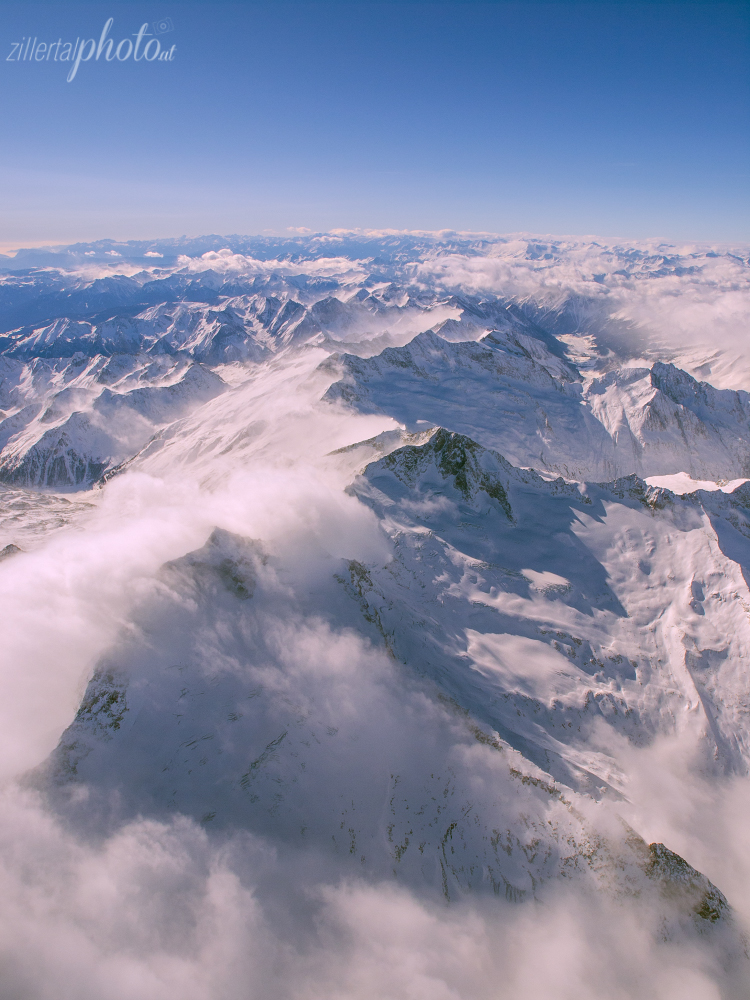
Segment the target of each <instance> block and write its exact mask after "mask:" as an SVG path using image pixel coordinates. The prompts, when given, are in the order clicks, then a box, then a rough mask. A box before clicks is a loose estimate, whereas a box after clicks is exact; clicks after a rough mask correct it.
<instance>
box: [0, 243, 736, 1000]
mask: <svg viewBox="0 0 750 1000" xmlns="http://www.w3.org/2000/svg"><path fill="white" fill-rule="evenodd" d="M12 265H13V266H12V267H11V264H10V263H9V262H7V261H6V262H5V263H4V264H3V268H4V270H3V272H2V274H0V326H1V327H2V331H3V332H2V340H1V342H0V375H1V377H2V380H1V381H0V409H1V410H2V413H1V414H0V416H2V421H1V422H0V448H1V450H0V479H2V482H3V485H2V486H1V487H0V512H1V513H2V517H1V518H0V591H2V593H3V594H4V600H5V601H6V603H7V607H8V609H9V610H8V615H7V620H8V621H10V622H15V621H16V620H17V621H18V622H20V623H21V624H19V625H18V626H16V625H11V627H10V636H9V640H8V642H7V643H6V650H5V653H6V655H7V656H8V657H9V660H8V666H7V669H6V673H5V674H3V676H4V677H7V678H10V677H12V678H13V684H12V685H11V686H10V688H9V690H10V691H11V695H10V696H9V697H8V698H7V699H6V702H7V707H6V708H3V709H2V711H3V712H5V715H4V716H3V717H2V718H3V722H4V726H3V727H0V731H2V732H3V733H5V735H4V736H2V737H1V738H2V739H3V740H5V741H6V743H7V745H8V747H10V746H11V743H13V746H14V747H16V748H17V747H18V746H21V747H23V746H26V745H28V748H29V749H28V751H26V752H25V755H24V753H22V752H20V751H18V753H16V751H15V750H14V753H16V757H14V760H16V759H17V760H18V763H17V764H16V765H14V767H15V769H14V770H13V769H11V770H10V771H9V772H8V777H13V776H15V777H19V776H21V775H22V777H21V778H20V781H21V786H22V788H23V789H25V791H23V793H20V792H19V793H18V794H23V795H28V796H32V797H36V798H34V802H35V803H36V805H35V806H34V808H36V809H39V810H41V813H40V815H43V816H44V817H46V818H45V820H44V822H45V823H53V824H59V827H60V829H64V830H66V831H72V833H71V834H70V836H74V837H78V838H81V840H80V843H81V844H83V843H97V844H99V845H105V846H104V847H101V850H104V851H110V850H115V848H114V847H112V845H114V844H116V843H121V838H122V837H125V836H128V837H129V836H131V832H132V831H133V830H136V829H138V830H141V829H142V827H140V826H138V824H144V823H145V824H152V826H151V827H149V829H151V830H155V829H157V827H158V829H160V830H165V831H166V830H169V831H171V832H170V833H169V836H170V837H173V838H175V839H174V844H175V845H177V846H174V847H173V848H169V849H167V848H164V849H163V852H166V854H164V853H162V854H160V855H159V856H160V857H162V856H164V857H168V859H169V860H168V861H165V864H167V863H168V864H173V862H174V858H175V857H176V856H177V854H175V853H174V852H177V853H179V852H180V851H182V850H183V848H182V847H181V846H179V845H182V844H187V843H188V841H187V840H186V839H185V838H186V837H198V838H202V840H201V842H202V843H205V844H206V845H207V846H206V848H205V850H206V851H209V850H210V851H214V852H216V853H214V854H213V855H211V857H213V858H214V860H213V861H212V862H211V863H210V864H209V863H208V862H205V864H206V865H208V867H207V868H206V871H208V870H209V869H210V870H211V871H214V870H219V869H221V871H224V872H226V873H228V874H227V875H226V877H227V878H230V874H231V878H236V879H239V882H238V884H242V885H245V884H246V883H247V882H248V880H249V881H250V882H251V883H252V885H253V886H254V890H253V891H254V892H255V893H256V895H257V899H258V900H259V903H258V906H259V907H260V908H261V909H260V911H259V912H261V916H257V918H254V919H257V921H259V924H258V926H261V925H262V926H263V927H271V926H273V927H274V928H275V930H274V932H273V933H274V934H276V933H278V934H281V939H282V940H286V939H285V938H284V933H286V932H281V931H278V928H279V927H284V926H287V925H289V926H291V924H292V923H294V924H295V926H296V923H297V922H300V926H302V925H303V924H304V925H305V927H307V930H306V931H304V934H307V935H314V933H317V931H316V932H313V930H311V929H310V928H312V927H314V926H318V925H316V923H315V921H316V920H317V921H319V920H320V919H322V917H320V913H321V912H322V911H321V910H320V909H319V908H318V909H317V910H316V907H319V905H320V904H319V903H316V902H315V900H320V899H321V898H323V897H322V896H321V893H322V894H323V895H325V893H329V897H330V893H334V892H339V889H335V890H334V888H332V887H335V886H339V887H340V886H342V885H346V886H352V885H360V886H370V887H373V891H376V892H377V893H379V894H380V895H378V897H377V898H378V899H379V900H380V901H381V902H380V903H378V904H377V905H378V906H380V905H381V904H382V900H384V899H385V898H386V897H387V894H388V893H393V892H399V893H404V894H405V895H404V896H402V897H399V898H401V899H402V900H403V899H410V900H413V901H417V902H416V903H415V905H419V906H421V905H425V906H428V907H440V906H444V905H445V906H447V905H448V904H450V906H456V907H459V908H460V907H463V908H464V909H463V910H461V911H460V912H461V913H465V914H473V916H468V917H466V919H467V920H475V921H478V920H480V915H481V919H482V920H484V919H485V917H486V919H487V920H489V921H492V920H498V921H502V920H504V919H505V917H504V916H503V914H505V912H506V911H505V909H504V907H505V906H506V905H509V904H513V907H516V908H517V909H516V910H514V911H513V912H518V913H521V912H526V911H524V909H523V908H524V906H536V905H537V903H539V904H540V905H541V906H542V907H547V908H548V910H547V911H545V912H552V909H553V908H554V907H555V906H558V905H561V906H562V907H563V911H564V912H573V910H572V909H571V907H574V905H577V904H574V903H573V902H571V900H574V899H575V900H579V899H582V900H584V901H586V902H585V906H586V907H592V908H594V909H596V908H597V907H601V906H604V905H605V904H604V903H602V900H608V901H609V903H606V905H607V906H609V905H610V903H611V904H612V906H614V907H615V909H614V910H611V911H610V910H607V914H608V916H607V918H606V919H607V920H608V921H610V922H611V926H612V927H614V928H616V929H617V928H624V927H625V923H623V922H622V921H625V922H627V920H630V919H631V918H630V916H624V915H623V914H631V913H632V914H634V916H633V919H634V920H635V922H636V923H637V924H638V925H639V926H641V925H642V926H643V927H645V928H647V932H644V933H645V934H646V936H645V937H643V939H640V938H638V940H637V941H636V938H634V937H632V935H631V932H630V931H628V932H627V933H626V932H625V931H624V930H623V931H622V935H621V937H622V941H623V942H625V944H623V946H622V947H623V948H624V949H625V951H627V950H628V949H629V948H634V949H635V950H636V952H637V951H638V949H641V951H640V952H639V953H638V954H640V956H641V957H640V959H639V961H642V962H643V963H644V966H643V967H644V969H649V968H652V966H651V965H650V964H649V963H652V961H653V962H654V963H656V964H655V965H653V968H657V967H660V966H659V963H660V962H662V963H666V966H665V967H667V966H669V967H670V968H671V965H670V964H669V963H670V962H671V961H672V959H671V958H667V957H666V956H668V955H677V956H679V957H678V959H676V960H675V961H677V962H678V964H679V963H682V968H683V969H687V972H685V973H684V974H685V975H686V976H688V979H686V980H685V982H688V984H689V985H690V988H691V989H693V986H694V985H695V983H698V985H700V983H701V982H703V983H704V984H708V989H709V990H713V991H714V992H713V993H706V995H707V996H708V995H711V996H727V997H730V996H731V997H734V996H737V997H739V996H744V995H746V992H747V985H748V983H750V959H748V958H747V954H746V943H745V938H744V937H743V934H744V933H745V930H746V928H747V926H748V923H747V921H748V919H749V918H750V912H748V910H747V907H746V903H745V894H744V887H745V885H746V884H747V886H748V887H749V888H750V870H748V869H746V868H742V865H744V864H745V862H744V861H742V860H741V859H742V857H743V856H744V855H743V847H742V844H743V841H742V836H741V835H740V834H739V833H738V830H739V829H741V828H743V824H744V819H745V815H744V813H743V812H742V810H743V809H744V806H743V805H742V803H744V802H745V801H746V799H745V798H744V796H745V795H746V790H747V787H748V781H749V780H750V779H749V778H748V773H749V765H750V681H749V680H748V675H747V668H746V663H747V660H748V656H749V655H750V624H749V621H750V619H749V616H750V588H749V585H748V580H750V576H749V575H748V574H749V573H750V484H746V482H745V481H746V480H750V359H749V358H746V357H745V354H744V353H743V352H744V351H745V350H746V348H745V345H744V342H743V339H742V334H743V333H744V332H745V329H746V327H745V326H742V324H743V323H744V324H746V323H747V317H748V316H750V309H749V308H748V305H750V291H749V289H750V282H749V281H748V277H749V276H750V257H748V252H747V249H746V248H744V249H743V248H740V249H739V250H737V249H734V250H731V249H728V248H711V247H686V248H676V247H664V246H656V245H647V244H642V245H624V244H614V243H610V244H605V243H601V242H600V243H584V242H575V241H571V240H568V241H561V240H549V239H545V240H540V239H532V238H489V237H482V238H474V237H471V236H467V235H462V234H439V235H425V234H417V235H413V234H342V233H339V234H328V235H323V236H315V237H300V238H296V237H295V238H289V239H286V238H283V239H281V238H280V239H273V238H245V237H229V238H226V237H223V238H218V237H206V238H203V239H201V240H196V241H188V240H185V241H162V242H155V243H152V244H145V243H140V244H114V243H109V242H106V243H101V244H91V245H86V246H78V247H72V248H52V249H48V250H43V251H24V252H23V253H21V254H20V255H18V256H17V257H16V258H15V259H14V261H13V262H12ZM19 265H23V266H22V267H21V266H19ZM691 310H692V311H691ZM743 310H744V311H743ZM696 312H697V313H698V314H699V315H698V317H697V318H696V315H694V313H696ZM735 322H736V324H737V325H736V327H732V328H731V330H730V329H729V326H731V324H732V323H735ZM728 324H729V326H728ZM646 479H649V480H650V481H651V482H652V483H654V484H655V485H649V484H648V483H647V482H646V481H645V480H646ZM728 481H731V482H730V483H729V485H727V482H728ZM664 484H670V485H673V487H674V489H673V490H670V489H665V488H664ZM45 595H46V596H45ZM42 600H44V601H46V605H45V606H44V607H42V604H41V603H39V602H41V601H42ZM35 601H36V602H37V604H36V610H35V611H34V610H33V609H34V607H35V605H34V602H35ZM29 607H31V608H32V612H33V613H32V615H31V618H29V610H28V609H29ZM14 608H15V609H16V610H15V612H14V611H13V609H14ZM34 615H36V618H35V617H34ZM28 622H31V623H32V624H31V625H29V624H27V623H28ZM34 622H37V626H35V625H34V624H33V623H34ZM71 623H72V624H71ZM51 663H54V664H55V666H54V668H52V667H48V666H47V664H51ZM51 677H54V683H52V682H51V681H49V680H45V678H51ZM76 706H77V707H76ZM19 718H21V719H22V723H20V722H19V721H18V720H19ZM19 733H23V734H24V735H23V737H21V736H20V735H19ZM24 741H26V742H24ZM19 753H20V756H18V754H19ZM712 796H713V798H712ZM24 808H26V807H24ZM28 808H31V807H28ZM709 814H710V815H709ZM39 822H40V823H41V822H42V821H41V820H40V821H39ZM170 824H172V825H170ZM174 824H178V826H175V825H174ZM179 824H182V826H179ZM45 829H47V827H45ZM180 830H181V831H182V832H179V831H180ZM123 831H131V832H123ZM188 831H189V832H188ZM49 836H50V837H52V834H50V835H49ZM55 836H57V834H56V835H55ZM60 836H62V834H60ZM66 836H68V834H66ZM138 836H141V834H138ZM160 836H161V834H160ZM164 836H166V834H164ZM117 838H120V840H118V839H117ZM243 838H244V839H243ZM53 839H54V838H53ZM170 842H171V841H170ZM49 843H50V844H53V840H50V841H49ZM76 843H78V841H76ZM190 843H193V841H192V840H191V841H190ZM196 843H197V841H196ZM243 845H244V846H243ZM65 849H66V850H68V848H67V847H66V848H65ZM99 849H100V848H97V850H99ZM55 850H58V848H55V847H54V845H53V846H48V847H45V848H44V850H43V851H42V853H44V851H48V852H51V853H50V854H49V856H50V857H52V856H53V854H54V851H55ZM59 850H62V848H59ZM70 850H73V848H72V847H71V848H70ZM75 850H78V848H75ZM81 850H83V848H81ZM160 850H162V849H161V848H160ZM185 850H187V848H185ZM196 850H197V848H196ZM170 851H171V852H172V853H170ZM190 851H193V848H192V847H191V848H190ZM264 852H265V853H264ZM45 856H46V855H45ZM179 856H180V857H181V858H182V857H183V854H179ZM184 856H185V857H187V855H184ZM201 856H203V855H201ZM251 856H252V858H253V859H254V860H253V862H252V866H251V868H252V871H251V868H248V867H247V865H248V864H249V862H246V861H243V860H242V859H243V858H245V859H247V858H249V857H251ZM190 857H191V858H192V857H193V855H192V854H191V855H190ZM196 857H197V855H196ZM180 864H183V862H182V861H181V862H180ZM193 864H195V865H198V862H197V861H195V862H193V861H187V860H186V861H184V865H186V866H187V867H186V868H185V871H190V872H192V873H193V874H191V876H190V877H191V878H195V879H198V881H199V882H200V880H201V879H204V878H206V879H207V878H208V877H209V876H208V875H205V876H204V875H202V874H200V875H199V874H196V872H198V869H197V868H195V869H194V868H193V867H191V866H193ZM200 864H201V865H203V864H204V862H203V861H201V862H200ZM211 865H213V868H211ZM217 866H218V867H217ZM243 866H244V867H243ZM253 866H254V867H253ZM200 870H201V871H203V869H202V868H201V869H200ZM128 871H129V869H128ZM127 877H128V878H130V877H131V876H130V875H128V876H127ZM164 877H165V878H166V876H164ZM170 877H171V876H170ZM186 877H187V876H186ZM243 880H245V881H243ZM745 880H747V882H746V881H745ZM45 884H46V883H45ZM196 884H197V883H196ZM200 884H202V885H203V884H204V883H203V882H200ZM205 884H206V885H207V884H208V883H207V882H206V883H205ZM280 886H283V889H282V888H280ZM40 891H42V890H40ZM44 891H46V890H44ZM50 891H51V890H50ZM55 891H57V890H55ZM165 891H166V890H165ZM205 891H206V892H208V889H206V890H205ZM341 891H344V890H341ZM347 891H348V890H347ZM139 892H140V890H139ZM566 893H567V895H566ZM383 894H385V895H383ZM329 897H326V898H329ZM233 898H234V897H233ZM330 898H333V897H330ZM337 898H338V897H337ZM388 898H391V897H388ZM560 900H563V902H562V903H560ZM566 900H567V902H566ZM139 905H140V904H138V903H134V906H135V909H136V912H139V913H140V910H139V909H138V907H139ZM383 905H384V904H383ZM144 906H145V904H144ZM550 908H552V909H550ZM376 909H377V907H376ZM535 912H536V911H535ZM597 912H599V911H598V910H597ZM602 912H604V911H602ZM144 913H145V909H144ZM315 914H318V916H316V915H315ZM488 914H489V916H487V915H488ZM616 914H619V915H616ZM107 919H109V918H107ZM144 919H146V918H144ZM148 919H150V918H148ZM243 919H244V918H243ZM352 919H354V918H352ZM441 919H442V918H441ZM461 919H463V917H462V918H461ZM512 919H515V918H512ZM306 920H307V921H308V923H307V924H305V921H306ZM263 921H266V923H263ZM243 926H244V925H243ZM347 926H349V925H347ZM351 926H353V924H352V925H351ZM472 926H477V927H478V926H479V925H478V924H475V925H472ZM627 926H628V927H630V924H628V925H627ZM223 933H224V932H222V934H223ZM227 933H229V932H227ZM242 933H246V932H245V931H243V932H242ZM263 933H266V931H265V930H264V931H263ZM268 933H270V931H268ZM290 933H291V932H290ZM299 933H300V934H303V932H302V931H299ZM477 933H479V932H477ZM613 933H614V937H617V935H618V934H619V933H620V932H619V930H615V932H613ZM232 934H240V938H242V934H241V933H240V931H239V930H238V929H237V926H235V925H234V924H232V928H231V933H229V936H230V937H231V935H232ZM295 934H296V932H295ZM304 934H303V937H304ZM212 940H213V939H212ZM295 940H301V938H298V937H295ZM304 940H305V941H308V940H312V938H309V939H308V938H304ZM645 941H648V942H649V943H648V944H644V942H645ZM663 941H667V942H669V943H668V944H667V945H662V944H661V943H660V942H663ZM634 942H635V943H634ZM638 942H640V943H638ZM300 947H301V946H300ZM305 947H308V945H305ZM617 947H619V945H618V946H617ZM165 948H166V949H167V952H168V951H169V947H168V946H165ZM644 948H645V949H646V951H643V949H644ZM664 948H666V949H667V950H663V949H664ZM670 948H671V949H673V951H671V952H670V951H669V949H670ZM648 949H656V950H655V951H654V952H653V955H652V952H651V951H649V950H648ZM659 949H662V950H659ZM685 949H687V950H685ZM302 950H304V948H303V949H302ZM623 954H624V952H623ZM644 956H645V957H644ZM649 956H651V957H649ZM653 956H656V957H653ZM688 956H690V957H688ZM695 956H698V957H697V958H696V957H695ZM690 963H693V964H692V965H691V964H690ZM695 963H697V964H695ZM691 970H692V971H691ZM690 976H693V977H694V978H693V979H690V978H689V977H690ZM695 977H697V978H695ZM701 977H703V978H702V979H701ZM691 984H692V985H691ZM695 988H696V989H697V988H698V987H695ZM717 991H719V992H717ZM743 991H744V992H743ZM446 995H447V994H446ZM501 995H503V996H504V995H505V994H501ZM508 995H510V994H508ZM591 995H594V994H593V993H592V994H591ZM602 995H605V994H602ZM627 995H630V994H627ZM632 995H634V996H635V995H637V993H633V994H632ZM643 995H648V994H647V993H644V994H643ZM654 995H655V996H656V995H659V996H661V995H664V996H666V995H667V994H666V993H663V994H656V993H655V994H654ZM696 995H699V994H698V993H696Z"/></svg>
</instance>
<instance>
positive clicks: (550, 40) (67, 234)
mask: <svg viewBox="0 0 750 1000" xmlns="http://www.w3.org/2000/svg"><path fill="white" fill-rule="evenodd" d="M109 17H112V18H113V25H112V29H111V32H110V34H111V37H112V38H113V39H114V40H115V43H117V42H119V41H120V40H121V39H124V38H125V37H132V36H133V35H134V34H135V33H136V32H137V31H138V29H139V27H140V25H141V24H142V23H144V22H147V23H148V24H149V26H151V25H152V24H153V23H154V22H156V21H158V20H160V19H163V18H171V20H172V23H173V25H174V29H173V30H172V31H169V32H167V33H165V34H162V35H159V36H156V37H158V38H159V40H160V44H164V45H167V44H169V45H170V46H171V45H175V46H176V48H175V50H174V59H173V60H172V61H171V62H161V61H154V62H152V63H148V62H147V61H145V60H141V61H139V62H138V63H135V62H134V61H133V60H132V58H131V59H129V60H126V61H123V62H118V61H117V60H113V61H112V62H110V63H107V62H105V60H104V57H102V58H101V59H100V60H99V61H98V62H97V61H96V60H95V59H92V60H91V61H90V62H83V63H81V65H80V67H79V70H78V73H77V74H76V77H75V79H74V80H73V81H72V82H70V83H68V82H66V74H67V72H68V70H69V64H61V63H59V62H58V63H57V64H55V62H54V61H49V60H46V61H45V60H42V61H20V62H19V61H8V58H7V57H8V55H9V54H10V53H11V52H12V44H13V43H14V42H16V41H19V42H20V41H21V40H22V39H23V38H24V37H27V38H28V37H32V38H33V37H36V38H37V39H38V40H39V41H41V40H42V39H48V40H49V41H55V42H56V41H57V40H58V39H60V38H61V39H62V41H63V42H65V41H66V40H70V41H72V42H75V40H76V38H77V37H80V38H90V37H93V38H95V39H98V38H99V36H100V34H101V31H102V28H103V26H104V23H105V22H106V20H107V19H108V18H109ZM148 30H149V31H150V32H151V33H152V34H153V28H151V27H149V29H148ZM0 38H1V39H2V48H1V49H0V51H2V60H1V61H0V86H1V87H2V99H1V100H0V136H1V137H2V138H1V139H0V227H1V228H0V247H6V248H7V247H13V246H20V245H31V244H38V243H41V242H53V243H66V242H72V241H76V240H84V239H98V238H103V237H112V238H116V239H131V238H139V237H142V238H152V237H159V236H177V235H181V234H188V235H197V234H200V233H208V232H219V233H232V232H241V233H258V232H262V231H264V230H272V231H274V232H280V233H283V232H286V231H287V228H288V227H306V228H308V229H311V230H314V231H319V230H328V229H332V228H357V227H360V228H393V229H444V228H448V229H469V230H480V231H481V230H486V231H492V232H517V231H528V232H537V233H555V234H580V235H584V234H597V235H602V236H623V237H632V238H639V237H650V236H656V237H666V238H669V239H680V240H683V239H698V240H719V241H720V240H725V241H746V240H750V213H748V200H749V197H748V192H750V172H749V170H748V165H749V164H750V114H749V112H750V5H749V4H747V3H743V4H740V3H731V4H721V3H710V4H708V3H684V2H651V3H600V2H595V0H591V2H585V3H567V2H555V3H538V2H524V3H473V2H433V3H412V2H408V0H401V2H398V3H360V2H353V0H350V2H348V3H325V2H308V3H285V2H280V0H269V2H265V3H255V2H247V3H243V4H230V3H187V2H185V3H169V2H161V0H158V2H154V3H127V2H117V0H108V2H90V3H83V4H74V3H70V4H68V3H56V4H54V5H36V4H32V3H7V2H5V3H0ZM146 40H147V41H148V40H150V39H146ZM126 51H127V48H123V50H122V52H123V53H124V52H126ZM154 51H155V46H154V47H152V49H151V53H152V54H153V52H154ZM58 52H59V50H58Z"/></svg>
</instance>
